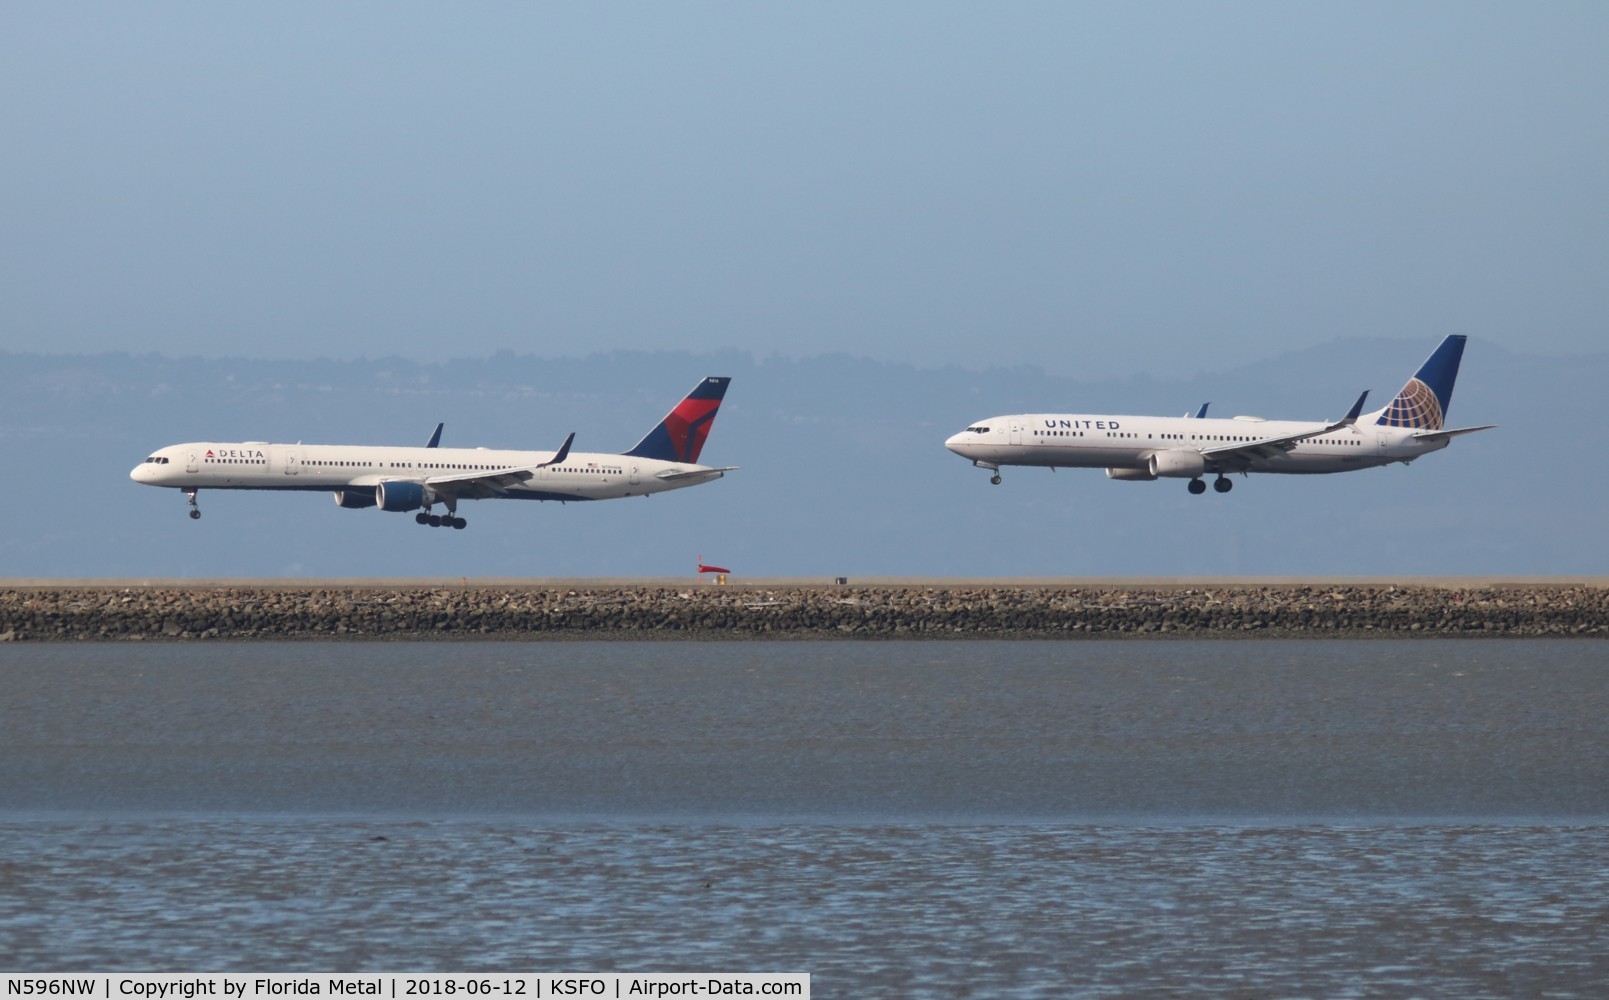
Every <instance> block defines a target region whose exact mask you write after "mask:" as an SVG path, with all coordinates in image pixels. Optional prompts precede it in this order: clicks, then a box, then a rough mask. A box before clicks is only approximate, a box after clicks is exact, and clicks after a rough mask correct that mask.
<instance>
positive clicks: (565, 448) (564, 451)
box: [537, 431, 575, 469]
mask: <svg viewBox="0 0 1609 1000" xmlns="http://www.w3.org/2000/svg"><path fill="white" fill-rule="evenodd" d="M574 442H575V431H571V432H570V436H569V437H567V438H565V439H564V443H563V444H561V445H559V450H558V451H556V452H554V453H553V457H552V458H550V459H548V460H547V461H546V462H542V463H540V464H538V465H537V468H538V469H545V468H547V467H548V466H550V465H558V464H559V463H560V462H562V461H564V460H565V459H567V458H569V457H570V445H571V444H573V443H574Z"/></svg>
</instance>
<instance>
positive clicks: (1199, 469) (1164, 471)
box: [1150, 450, 1207, 479]
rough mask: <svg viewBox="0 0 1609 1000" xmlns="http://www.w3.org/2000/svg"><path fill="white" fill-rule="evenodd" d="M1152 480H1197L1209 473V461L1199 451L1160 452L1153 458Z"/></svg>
mask: <svg viewBox="0 0 1609 1000" xmlns="http://www.w3.org/2000/svg"><path fill="white" fill-rule="evenodd" d="M1150 471H1151V478H1152V479H1156V478H1158V477H1160V476H1166V477H1168V478H1170V479H1195V478H1197V477H1198V476H1200V475H1201V474H1202V473H1203V472H1206V471H1207V460H1206V459H1205V458H1203V457H1201V452H1199V451H1184V450H1176V451H1159V452H1157V453H1156V454H1154V455H1152V456H1151V470H1150Z"/></svg>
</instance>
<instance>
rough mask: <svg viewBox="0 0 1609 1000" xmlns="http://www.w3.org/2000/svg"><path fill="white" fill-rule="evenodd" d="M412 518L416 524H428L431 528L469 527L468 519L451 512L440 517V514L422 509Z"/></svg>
mask: <svg viewBox="0 0 1609 1000" xmlns="http://www.w3.org/2000/svg"><path fill="white" fill-rule="evenodd" d="M413 519H414V521H415V522H416V523H418V524H428V525H430V526H431V527H432V528H458V529H460V530H462V529H464V528H467V527H469V522H468V521H466V520H464V519H463V518H461V517H457V516H455V515H453V514H448V515H447V516H446V517H442V516H441V515H440V514H426V513H425V512H424V511H420V512H419V513H417V514H415V515H414V516H413Z"/></svg>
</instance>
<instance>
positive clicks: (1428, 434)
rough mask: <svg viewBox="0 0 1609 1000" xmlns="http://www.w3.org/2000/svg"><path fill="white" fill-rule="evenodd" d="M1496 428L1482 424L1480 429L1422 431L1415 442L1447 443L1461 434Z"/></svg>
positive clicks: (1494, 425)
mask: <svg viewBox="0 0 1609 1000" xmlns="http://www.w3.org/2000/svg"><path fill="white" fill-rule="evenodd" d="M1496 426H1497V425H1496V424H1481V425H1480V426H1479V427H1460V428H1458V429H1456V430H1451V431H1420V432H1419V433H1418V434H1415V435H1414V440H1416V441H1446V440H1448V439H1450V438H1455V437H1457V436H1458V435H1460V434H1473V433H1475V432H1476V431H1489V430H1491V429H1492V428H1494V427H1496Z"/></svg>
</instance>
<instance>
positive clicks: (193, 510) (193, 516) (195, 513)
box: [184, 490, 201, 521]
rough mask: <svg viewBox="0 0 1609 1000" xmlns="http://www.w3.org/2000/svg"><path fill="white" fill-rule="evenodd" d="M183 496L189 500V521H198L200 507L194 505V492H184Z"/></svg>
mask: <svg viewBox="0 0 1609 1000" xmlns="http://www.w3.org/2000/svg"><path fill="white" fill-rule="evenodd" d="M184 495H185V496H186V497H189V498H190V520H192V521H199V520H200V519H201V507H200V506H199V505H197V504H196V491H195V490H185V491H184Z"/></svg>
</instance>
